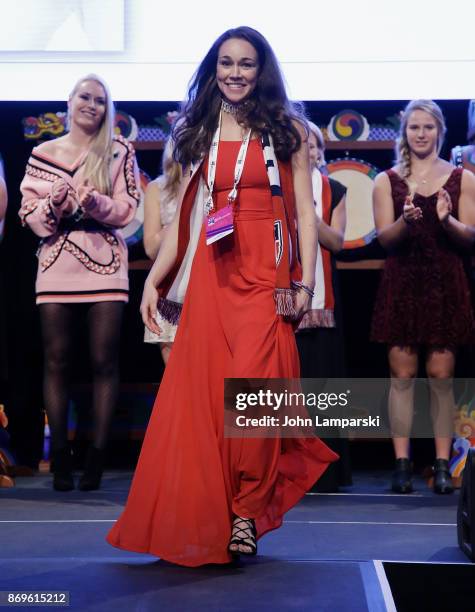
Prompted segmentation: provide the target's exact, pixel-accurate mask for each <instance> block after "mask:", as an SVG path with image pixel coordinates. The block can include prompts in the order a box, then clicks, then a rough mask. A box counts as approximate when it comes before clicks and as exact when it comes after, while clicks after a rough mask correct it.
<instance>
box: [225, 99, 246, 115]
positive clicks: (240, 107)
mask: <svg viewBox="0 0 475 612" xmlns="http://www.w3.org/2000/svg"><path fill="white" fill-rule="evenodd" d="M247 106H248V102H247V100H245V101H244V102H241V103H240V104H231V102H228V101H227V100H225V99H224V98H222V99H221V110H222V111H223V112H225V113H229V114H230V115H234V116H236V115H237V114H238V113H242V112H243V111H245V110H246V108H247Z"/></svg>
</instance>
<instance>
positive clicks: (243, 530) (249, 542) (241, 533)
mask: <svg viewBox="0 0 475 612" xmlns="http://www.w3.org/2000/svg"><path fill="white" fill-rule="evenodd" d="M249 534H250V535H249ZM232 544H236V545H237V546H247V547H248V548H250V550H239V549H237V550H232V549H231V548H230V547H231V545H232ZM228 551H229V553H231V555H247V556H248V557H253V556H254V555H257V544H256V525H255V523H254V519H246V518H242V517H240V516H235V517H234V520H233V529H232V532H231V539H230V541H229V544H228Z"/></svg>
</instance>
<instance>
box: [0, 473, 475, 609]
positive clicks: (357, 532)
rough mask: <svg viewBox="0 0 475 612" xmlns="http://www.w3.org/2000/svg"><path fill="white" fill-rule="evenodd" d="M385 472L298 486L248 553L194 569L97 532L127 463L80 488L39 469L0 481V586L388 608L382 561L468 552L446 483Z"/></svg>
mask: <svg viewBox="0 0 475 612" xmlns="http://www.w3.org/2000/svg"><path fill="white" fill-rule="evenodd" d="M389 478H390V474H388V473H377V474H371V475H370V474H367V473H357V474H354V485H353V486H352V487H350V488H347V489H345V490H344V491H343V492H341V493H337V494H318V493H309V494H307V495H306V496H305V498H304V499H303V500H302V501H301V502H300V504H298V506H297V507H295V508H294V509H293V510H291V511H290V512H289V513H288V514H287V516H286V520H285V523H284V525H283V527H282V528H281V529H279V530H277V531H275V532H272V533H270V534H268V535H267V536H265V537H264V538H263V539H262V540H261V541H260V542H259V555H258V556H257V557H256V558H253V559H251V560H249V561H245V560H243V561H240V562H239V563H236V564H235V565H232V566H228V567H217V566H213V567H203V568H197V569H187V568H181V567H177V566H173V565H171V564H168V563H166V562H163V561H160V560H157V559H156V558H154V557H151V556H149V555H140V554H134V553H128V552H124V551H120V550H117V549H115V548H112V547H111V546H109V545H108V544H107V543H106V542H105V541H104V537H105V534H106V532H107V531H108V529H109V527H110V526H111V524H112V523H113V521H114V520H115V519H116V518H117V516H118V515H119V514H120V511H121V508H122V506H123V504H124V502H125V499H126V496H127V492H128V487H129V485H130V479H131V474H130V473H129V472H108V473H106V475H105V478H104V480H103V487H102V489H101V490H99V491H95V492H90V493H82V492H80V491H72V492H70V493H57V492H54V491H53V490H52V489H51V481H50V477H49V475H40V476H35V477H32V478H18V479H17V480H16V486H15V488H12V489H0V566H1V571H0V591H7V590H13V591H33V590H36V591H39V590H41V591H69V593H70V606H69V607H70V608H71V609H77V610H98V611H99V610H100V611H108V610H113V611H114V612H119V611H122V610H167V611H168V610H177V611H180V612H182V611H183V612H188V611H190V612H191V611H195V610H208V611H222V610H223V611H224V610H230V611H240V610H251V609H253V610H312V611H318V612H320V611H322V612H323V611H325V612H326V611H328V612H330V611H331V612H339V611H345V612H346V611H348V612H359V611H360V610H361V611H369V612H376V611H384V610H395V609H396V608H395V607H394V602H393V597H392V593H391V590H390V588H389V584H388V582H387V580H386V575H385V571H384V565H383V563H382V561H394V562H412V563H432V564H442V563H450V564H469V562H468V559H467V557H465V555H463V553H462V552H461V551H460V550H459V548H458V546H457V533H456V510H457V501H458V493H456V494H454V495H449V496H437V495H434V494H433V493H432V491H430V490H429V489H428V488H427V486H426V484H425V482H424V481H422V480H417V479H416V481H415V486H416V492H415V493H413V494H411V495H394V494H392V493H390V491H389ZM469 565H470V564H469ZM421 588H422V589H424V588H425V589H427V588H428V587H427V584H426V585H425V586H424V585H421ZM447 588H449V589H450V584H448V587H447ZM417 591H418V585H417V584H414V593H415V598H416V596H417ZM23 609H25V608H23ZM419 609H424V608H419ZM441 610H442V608H441Z"/></svg>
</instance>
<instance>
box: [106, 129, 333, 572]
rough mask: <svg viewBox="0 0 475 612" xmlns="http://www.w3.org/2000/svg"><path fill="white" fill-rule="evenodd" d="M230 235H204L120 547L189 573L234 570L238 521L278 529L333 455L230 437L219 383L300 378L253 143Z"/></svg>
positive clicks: (229, 157)
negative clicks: (201, 568)
mask: <svg viewBox="0 0 475 612" xmlns="http://www.w3.org/2000/svg"><path fill="white" fill-rule="evenodd" d="M239 146H240V142H234V141H232V142H227V141H221V142H220V144H219V154H218V164H217V172H216V181H215V193H216V196H217V208H218V209H219V208H220V207H221V206H223V205H225V204H226V203H227V195H228V193H229V191H230V190H231V187H232V183H233V172H234V165H235V161H236V158H237V155H238V151H239ZM235 206H236V214H235V224H234V233H233V234H232V235H231V236H228V237H226V238H223V239H221V240H219V241H218V242H217V243H215V244H214V245H211V246H206V242H205V239H204V232H202V234H201V237H200V241H199V245H198V247H197V251H196V254H195V258H194V261H193V267H192V272H191V277H190V282H189V286H188V291H187V294H186V299H185V303H184V306H183V311H182V314H181V318H180V323H179V326H178V333H177V336H176V339H175V344H174V347H173V350H172V352H171V355H170V359H169V362H168V365H167V367H166V370H165V374H164V376H163V379H162V383H161V385H160V390H159V392H158V395H157V398H156V401H155V405H154V408H153V412H152V415H151V418H150V422H149V426H148V429H147V433H146V435H145V439H144V443H143V447H142V451H141V454H140V458H139V462H138V465H137V469H136V472H135V476H134V479H133V482H132V486H131V490H130V493H129V497H128V500H127V504H126V507H125V509H124V512H123V513H122V515H121V516H120V518H119V520H118V521H117V522H116V523H115V524H114V526H113V527H112V529H111V531H110V532H109V534H108V536H107V541H108V542H109V543H110V544H112V545H113V546H117V547H119V548H123V549H126V550H131V551H135V552H144V553H151V554H153V555H156V556H158V557H161V558H163V559H166V560H168V561H171V562H174V563H178V564H180V565H186V566H197V565H202V564H205V563H227V562H229V561H230V560H231V557H230V555H229V553H228V552H227V546H228V542H229V539H230V535H231V524H232V518H233V515H239V516H245V517H252V518H255V520H256V529H257V535H258V537H260V536H262V535H263V534H264V533H266V532H267V531H269V530H271V529H276V528H277V527H279V526H280V525H281V524H282V517H283V514H284V513H285V512H286V511H287V510H289V509H290V508H291V507H292V506H293V505H295V504H296V503H297V502H298V500H299V499H300V498H301V497H302V496H303V495H304V494H305V492H306V491H307V490H308V489H309V488H310V487H311V486H312V485H313V484H314V482H315V481H316V480H317V479H318V478H319V477H320V475H321V474H322V473H323V472H324V470H325V469H326V467H327V466H328V464H329V463H330V462H332V461H335V460H336V458H337V455H335V453H333V452H332V451H331V450H330V449H328V448H327V447H326V446H325V444H323V442H321V441H320V440H319V439H318V438H316V437H315V438H310V439H309V438H307V439H293V438H292V439H288V438H287V439H280V438H277V439H269V438H265V439H255V438H254V439H241V438H240V439H235V438H225V437H224V423H223V421H224V408H223V396H224V382H223V381H224V378H225V377H229V378H232V377H237V378H240V377H254V378H268V377H269V378H272V377H275V378H297V377H298V376H299V361H298V354H297V350H296V345H295V338H294V332H293V329H292V326H291V324H290V323H288V322H286V321H284V319H283V318H282V317H281V316H279V315H277V314H276V308H275V302H274V297H273V292H274V287H275V275H276V270H275V249H274V234H273V224H274V214H273V210H272V200H271V196H270V189H269V181H268V177H267V172H266V169H265V165H264V158H263V154H262V148H261V144H260V141H258V140H252V141H251V142H250V144H249V150H248V153H247V157H246V161H245V165H244V170H243V174H242V177H241V183H240V187H239V196H238V200H237V202H236V204H235Z"/></svg>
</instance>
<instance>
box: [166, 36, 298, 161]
mask: <svg viewBox="0 0 475 612" xmlns="http://www.w3.org/2000/svg"><path fill="white" fill-rule="evenodd" d="M231 38H240V39H242V40H246V41H247V42H248V43H250V44H251V45H252V46H253V47H254V49H255V50H256V52H257V56H258V62H259V73H258V77H257V83H256V87H255V89H254V91H253V92H252V94H251V96H250V98H249V101H248V103H247V104H246V105H245V115H244V116H242V117H241V116H238V121H239V123H242V124H243V125H245V126H246V127H249V128H252V129H253V130H254V131H256V132H258V133H262V132H265V131H266V132H269V133H270V134H272V137H273V140H274V148H275V153H276V156H277V158H278V159H280V160H283V161H287V160H289V159H290V157H291V156H292V154H293V153H295V151H297V150H298V149H299V147H300V145H301V141H302V140H301V137H300V133H299V131H298V129H297V128H296V127H295V125H294V121H295V120H297V121H300V122H301V123H302V124H303V125H305V119H304V118H303V115H302V113H301V112H300V111H299V107H298V106H297V105H295V104H293V103H292V102H290V101H289V99H288V98H287V94H286V91H285V85H284V81H283V78H282V74H281V71H280V68H279V64H278V62H277V59H276V57H275V55H274V52H273V50H272V48H271V46H270V45H269V43H268V42H267V40H266V39H265V38H264V37H263V36H262V34H260V33H259V32H257V31H256V30H253V29H252V28H249V27H247V26H241V27H239V28H233V29H231V30H227V31H226V32H224V34H221V36H220V37H219V38H218V39H217V40H216V41H215V42H214V44H213V46H212V47H211V49H210V50H209V51H208V53H207V54H206V56H205V58H204V59H203V61H202V62H201V64H200V66H199V67H198V69H197V71H196V72H195V74H194V76H193V78H192V80H191V83H190V86H189V89H188V98H187V100H186V101H185V102H183V104H182V108H181V112H180V115H179V117H178V119H177V121H176V123H175V129H174V134H173V138H174V141H175V151H174V156H175V158H176V160H177V161H179V162H180V163H182V164H185V165H186V164H189V163H191V162H195V161H197V160H199V159H201V158H202V157H203V156H204V155H206V154H207V153H208V151H209V148H210V145H211V140H212V138H213V134H214V132H215V130H216V127H217V125H218V117H219V112H220V108H221V91H220V90H219V88H218V85H217V82H216V68H217V63H218V54H219V49H220V47H221V45H222V44H223V43H224V42H225V41H227V40H229V39H231Z"/></svg>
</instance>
